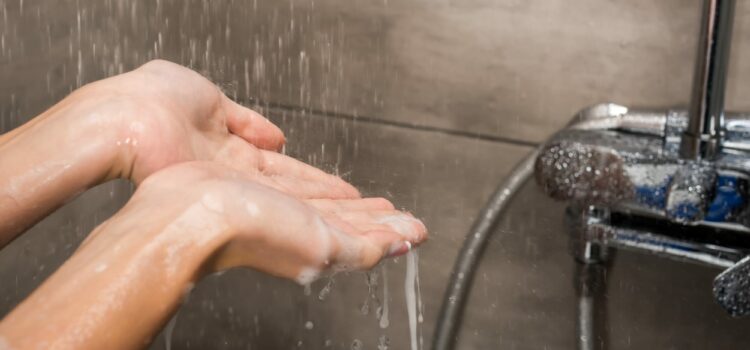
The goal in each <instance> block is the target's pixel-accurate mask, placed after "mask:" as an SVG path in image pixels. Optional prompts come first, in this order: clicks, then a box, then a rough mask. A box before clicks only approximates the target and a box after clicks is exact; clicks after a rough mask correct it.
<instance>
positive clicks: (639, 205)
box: [535, 104, 750, 316]
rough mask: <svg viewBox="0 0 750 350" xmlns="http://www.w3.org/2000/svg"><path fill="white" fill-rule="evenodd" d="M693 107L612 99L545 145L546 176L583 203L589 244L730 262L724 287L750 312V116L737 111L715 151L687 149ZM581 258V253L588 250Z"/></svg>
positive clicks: (717, 287) (583, 230)
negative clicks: (692, 153)
mask: <svg viewBox="0 0 750 350" xmlns="http://www.w3.org/2000/svg"><path fill="white" fill-rule="evenodd" d="M687 125H688V114H687V112H686V111H680V110H668V111H663V112H655V111H637V110H629V109H628V108H626V107H624V106H619V105H615V104H602V105H596V106H593V107H590V108H587V109H585V110H583V111H581V112H580V113H579V114H578V115H577V116H576V118H575V119H574V121H573V123H571V126H570V127H569V128H567V129H565V130H563V131H561V132H559V133H558V134H556V135H555V136H553V137H552V138H551V139H550V140H549V141H548V142H547V143H546V144H545V145H543V146H542V148H541V151H540V153H539V156H538V157H537V159H536V164H535V176H536V180H537V182H538V183H539V184H540V185H541V187H542V188H543V189H544V190H545V192H546V193H547V194H548V195H550V196H551V197H553V198H555V199H558V200H565V201H570V202H572V203H575V207H578V208H586V209H585V210H583V211H581V214H580V215H581V216H580V217H578V218H576V219H577V220H579V221H580V222H579V225H578V226H577V227H578V229H577V231H579V232H580V234H581V236H580V237H578V239H580V240H581V241H582V242H584V243H585V244H596V245H599V246H601V247H605V248H607V247H613V248H620V249H631V250H637V251H641V252H648V253H653V254H657V255H661V256H666V257H671V258H675V259H680V260H687V261H692V262H697V263H702V264H708V265H711V266H716V267H720V268H723V269H725V271H724V272H723V273H721V274H720V275H719V276H718V277H717V278H716V280H715V281H714V295H715V297H716V299H717V301H718V302H719V304H720V305H722V306H723V307H724V308H725V309H726V310H727V311H728V312H729V313H730V314H732V315H735V316H742V315H746V314H750V258H746V257H747V256H750V114H747V115H743V114H727V115H726V116H725V118H724V128H723V130H722V131H723V137H724V138H723V139H722V140H721V144H720V145H719V146H720V147H719V149H718V153H716V154H715V156H714V157H713V158H712V159H684V158H682V157H681V156H680V144H681V139H682V135H684V134H685V131H686V128H687ZM579 258H581V257H579Z"/></svg>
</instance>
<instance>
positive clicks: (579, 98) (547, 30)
mask: <svg viewBox="0 0 750 350" xmlns="http://www.w3.org/2000/svg"><path fill="white" fill-rule="evenodd" d="M23 3H24V5H23V7H24V9H23V11H21V9H20V6H21V5H20V4H21V2H20V1H14V0H0V5H2V6H0V8H1V9H0V11H3V12H2V13H8V14H9V16H8V17H3V16H2V15H0V28H1V29H2V31H0V36H2V38H3V39H4V43H3V45H2V46H1V47H0V101H1V102H2V103H0V129H2V130H8V129H10V128H12V127H13V126H15V125H18V124H19V123H20V122H22V121H23V120H27V119H29V118H30V117H31V116H33V115H35V114H36V113H38V112H40V111H42V110H43V109H44V108H46V107H47V106H49V105H51V104H52V103H53V102H54V101H55V100H57V99H59V98H61V97H63V96H64V95H65V94H66V93H68V92H69V91H70V90H71V89H74V88H75V87H76V86H79V85H81V84H83V83H86V82H88V81H92V80H96V79H99V78H102V77H105V76H108V75H111V74H114V73H117V72H119V71H122V70H127V69H130V68H133V67H135V66H137V65H138V64H141V63H143V62H145V61H146V60H148V59H149V58H153V57H164V58H168V59H171V60H174V61H177V62H179V63H182V64H185V65H191V66H192V67H195V68H196V69H198V70H201V71H202V72H203V73H204V74H207V75H208V76H210V77H211V78H212V79H214V80H216V81H218V82H220V83H221V84H222V85H223V87H224V88H225V89H226V91H228V92H229V93H230V94H232V95H234V96H236V97H238V98H240V99H242V100H245V101H250V100H261V101H264V102H268V103H264V105H268V104H271V105H289V106H291V107H300V106H301V107H304V108H307V109H319V110H325V111H333V112H339V113H342V114H343V115H344V117H345V116H347V115H349V116H351V115H361V116H366V117H372V118H373V119H376V120H377V119H380V120H385V121H397V122H403V123H406V124H418V125H429V126H436V127H440V128H446V129H447V130H457V131H469V132H471V133H482V134H489V135H496V136H501V137H506V138H512V139H516V140H526V141H533V142H537V141H540V140H542V139H543V138H544V137H545V136H546V135H548V134H549V133H551V132H552V131H554V130H555V129H557V128H558V127H559V126H560V125H562V124H564V123H565V122H566V121H567V119H568V118H569V116H570V115H572V114H573V113H574V112H575V111H576V110H577V109H579V108H580V107H582V106H585V105H587V104H590V103H595V102H599V101H602V100H613V101H617V102H622V103H626V104H633V105H642V106H643V105H645V106H664V105H676V104H682V103H684V102H686V100H687V95H688V89H689V84H690V74H691V68H692V60H693V57H694V52H693V51H694V46H695V44H694V42H695V40H694V33H695V32H697V25H696V24H695V23H696V22H697V20H698V6H697V2H683V1H679V0H669V1H660V2H652V1H645V0H644V1H641V0H639V1H634V2H620V1H593V0H591V1H589V0H581V1H576V2H566V1H561V0H555V1H536V0H535V1H505V2H501V1H497V2H495V1H482V0H472V1H461V2H447V1H446V2H442V1H441V2H433V1H431V2H428V1H420V0H410V1H401V2H395V1H388V2H369V1H368V2H366V1H338V0H337V1H330V2H312V1H293V2H292V1H253V2H243V1H210V2H208V1H186V2H178V1H166V0H162V1H160V2H148V1H133V2H119V1H104V2H100V1H93V0H81V1H59V2H44V1H40V0H25V1H24V2H23ZM748 14H750V6H749V5H748V4H746V3H744V2H740V3H739V4H738V18H737V21H736V27H735V47H734V49H733V58H732V66H731V69H732V74H731V77H730V83H729V85H730V86H729V91H728V93H729V96H728V106H729V107H730V108H734V109H750V102H747V99H745V98H744V96H745V95H747V88H746V87H745V85H747V84H744V83H743V81H744V79H743V77H747V76H748V74H750V64H749V63H747V62H748V61H747V60H743V57H745V56H747V52H749V51H748V50H750V37H749V36H747V35H743V34H744V33H745V32H748V31H747V29H748V28H747V27H748V26H750V16H748ZM79 28H80V29H79ZM160 38H161V39H160ZM207 49H208V50H207ZM207 52H208V53H207ZM267 113H268V115H269V116H270V117H272V119H273V120H274V121H275V122H278V123H279V124H280V125H282V127H283V128H284V129H285V131H286V132H287V135H288V137H289V140H290V144H289V146H288V148H287V150H288V153H289V154H291V155H294V156H296V157H299V158H300V159H302V160H304V161H308V162H310V163H312V164H315V165H318V166H321V167H323V168H325V169H327V170H330V171H333V172H337V173H339V174H341V175H342V176H344V177H345V178H347V179H349V180H350V181H352V182H353V183H354V184H356V185H357V186H359V187H360V188H362V189H363V191H364V192H365V193H366V194H370V195H383V196H386V197H389V198H391V199H392V200H393V201H394V202H395V203H397V205H399V206H402V207H405V208H408V209H410V210H412V211H414V213H415V214H416V215H417V216H419V217H421V218H423V219H424V220H425V221H426V223H427V224H428V227H429V228H430V229H431V231H432V235H433V236H432V239H431V241H430V242H429V243H428V244H426V245H425V246H424V247H423V248H421V249H420V268H421V274H420V277H421V287H422V297H423V299H424V305H425V309H424V310H425V311H424V317H425V321H424V324H423V325H422V327H421V329H422V331H423V332H424V333H423V338H424V341H425V345H426V346H427V345H428V344H429V342H430V338H431V332H432V329H433V327H434V323H435V318H436V316H437V310H438V306H439V303H440V299H441V298H442V293H443V288H444V285H445V282H446V280H447V277H448V274H449V272H450V269H451V265H452V263H453V259H454V257H455V256H456V253H457V249H458V247H459V246H460V244H461V241H462V239H463V235H464V233H465V232H466V231H467V230H468V228H469V226H470V224H471V221H472V220H473V219H474V218H475V216H476V215H477V213H478V211H479V208H480V207H481V205H482V204H483V202H484V201H485V200H486V198H487V197H488V196H489V194H490V191H492V190H493V189H494V187H495V186H496V184H497V183H498V182H499V181H500V179H501V178H502V177H503V176H504V175H506V174H507V172H508V171H509V169H510V167H511V166H512V165H513V164H514V163H515V162H516V161H517V160H518V159H520V158H521V157H522V156H523V155H524V154H525V153H526V152H528V150H529V149H528V148H526V147H520V146H517V145H512V144H503V143H497V142H487V141H480V140H475V139H470V138H465V137H458V136H451V135H446V134H444V133H439V132H425V131H420V130H413V129H409V128H403V127H393V126H387V125H380V124H377V123H371V122H364V121H352V120H346V119H341V118H340V117H341V116H338V117H336V116H331V115H328V116H324V115H321V114H315V113H292V112H289V111H288V110H285V109H279V108H276V109H270V110H268V111H267ZM129 192H130V187H129V186H128V185H127V184H123V183H119V184H108V185H105V186H102V187H100V188H98V189H96V190H94V191H90V192H89V193H86V194H84V195H83V196H82V197H81V198H79V199H77V200H75V201H73V202H72V203H70V204H68V205H67V206H65V207H64V208H62V209H60V210H59V211H57V212H56V213H55V214H53V215H52V216H50V217H49V218H48V219H46V220H45V221H43V222H42V223H40V224H39V225H37V226H36V227H35V228H34V229H32V230H31V231H30V232H29V233H27V234H26V235H24V236H23V237H22V238H21V239H19V240H17V241H15V242H13V244H12V245H11V246H9V247H7V248H6V249H4V250H2V251H1V252H0V314H5V313H7V312H8V311H9V310H10V309H11V308H12V307H13V306H14V305H15V304H16V303H17V302H19V301H20V300H22V299H23V298H24V297H25V296H26V295H27V294H28V293H29V292H30V291H31V290H33V288H34V287H36V286H37V285H38V284H39V283H41V281H42V280H43V279H44V278H45V277H46V276H48V275H49V274H50V273H52V272H53V271H54V269H55V268H56V267H57V266H59V264H60V263H61V262H62V261H64V259H65V258H66V257H67V256H69V255H70V254H71V253H72V251H73V250H74V249H75V247H76V246H77V244H78V243H79V242H80V240H81V239H83V238H84V237H85V236H86V234H87V233H88V232H89V231H90V230H91V229H92V228H93V227H95V226H96V225H98V224H99V223H101V221H102V220H104V219H106V218H107V217H109V216H110V215H111V214H112V213H114V212H115V211H116V210H117V209H118V208H119V207H120V206H121V205H122V204H123V203H124V201H125V200H127V196H128V194H129ZM562 213H563V206H562V205H561V204H556V203H552V202H551V201H550V200H548V199H547V198H545V197H544V196H543V195H542V194H541V193H539V191H538V190H537V189H536V188H535V186H534V185H533V184H529V185H527V186H526V188H525V189H524V191H523V193H522V194H521V195H520V196H519V198H518V199H517V200H516V202H515V203H514V206H513V208H512V210H511V211H510V212H509V213H508V215H507V217H506V219H505V220H504V222H503V223H502V225H501V228H500V229H499V231H498V232H497V233H496V234H495V237H494V238H493V241H492V243H491V245H490V247H489V249H488V253H487V255H486V257H485V260H484V262H483V264H482V266H481V268H480V271H479V272H478V274H477V280H476V285H475V286H474V289H473V294H472V298H471V302H470V303H469V305H468V309H467V314H466V317H465V321H464V326H463V328H462V332H461V338H460V342H459V348H460V349H493V348H503V349H540V348H548V349H569V348H573V347H574V344H575V337H576V335H575V330H574V325H575V302H576V299H575V293H574V284H573V271H574V265H573V262H572V260H571V258H570V256H569V255H568V251H567V244H568V242H567V236H566V233H565V232H564V228H563V227H564V226H563V224H562ZM404 268H405V266H404V261H403V259H401V260H400V261H398V262H389V263H387V264H385V265H384V266H383V267H382V268H379V269H378V270H376V271H375V273H374V274H373V276H372V280H373V281H377V286H371V288H372V289H373V291H374V295H375V296H377V300H376V299H375V298H372V297H371V296H369V294H370V293H369V291H368V285H367V283H366V282H365V281H366V276H365V274H363V273H352V274H349V275H340V276H336V278H335V279H334V282H333V283H332V285H331V288H330V292H329V293H327V294H326V292H325V291H326V290H327V289H326V285H327V284H328V283H329V281H327V280H324V281H320V282H317V283H316V284H314V285H313V286H312V288H311V291H310V295H305V292H304V289H303V288H301V287H299V286H296V285H294V284H292V283H289V282H286V281H281V280H277V279H274V278H270V277H267V276H264V275H261V274H258V273H254V272H252V271H248V270H234V271H230V272H227V273H225V274H223V275H221V276H212V277H210V278H207V279H206V280H204V281H203V282H201V283H199V284H198V286H197V287H196V289H195V290H194V292H193V293H192V294H191V296H190V298H189V300H188V302H187V303H186V305H185V306H184V307H183V308H182V309H181V311H180V313H179V315H178V317H177V322H176V326H175V330H174V333H173V336H172V337H170V339H171V341H172V344H171V345H172V348H173V349H245V348H253V349H255V348H262V349H277V348H280V349H288V348H303V349H325V348H327V347H326V346H327V344H328V345H329V346H328V348H334V349H350V348H351V345H352V344H353V343H354V342H355V341H356V340H358V341H361V342H362V345H363V349H377V348H378V344H379V341H380V338H381V337H383V336H385V337H387V338H388V339H389V343H390V349H407V348H408V345H407V344H408V330H407V329H408V327H407V323H406V311H405V305H404V291H403V287H404V283H403V279H404ZM610 272H611V273H610V277H609V278H610V279H609V281H610V284H609V292H608V298H607V302H608V308H609V311H610V312H609V333H610V334H609V339H610V343H611V348H613V349H644V348H647V349H669V348H679V349H706V348H715V349H734V348H741V347H743V344H746V343H747V342H748V341H750V339H748V338H750V335H748V333H747V332H746V331H745V329H746V328H747V327H748V321H747V320H734V319H730V318H729V317H727V316H725V315H724V313H723V312H722V311H721V310H720V309H719V307H718V306H716V305H715V304H714V303H713V301H712V299H711V293H710V283H711V279H712V278H713V276H714V275H715V274H716V273H717V271H714V270H710V269H706V268H702V267H698V266H693V265H685V264H680V263H675V262H670V261H666V260H662V259H657V258H652V257H648V256H643V255H637V254H629V253H624V252H623V253H620V254H618V256H617V257H616V260H615V262H614V266H613V268H612V270H611V271H610ZM384 275H387V280H388V297H387V300H388V302H387V304H388V306H389V313H390V315H389V316H390V317H389V319H390V326H389V327H387V328H385V329H383V328H380V326H379V325H378V320H377V319H376V317H375V315H376V313H377V306H378V305H381V306H383V305H384V303H383V299H384V289H385V284H384ZM321 295H322V298H321ZM320 299H323V300H320ZM366 301H367V302H366ZM365 305H367V306H365ZM308 322H310V323H308ZM164 345H165V343H164V339H163V336H160V338H159V339H157V340H156V341H155V342H154V344H152V346H151V347H152V348H154V349H159V348H163V347H164ZM379 350H380V349H379Z"/></svg>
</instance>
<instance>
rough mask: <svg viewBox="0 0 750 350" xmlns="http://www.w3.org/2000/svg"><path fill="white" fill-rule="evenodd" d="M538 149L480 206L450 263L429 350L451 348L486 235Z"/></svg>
mask: <svg viewBox="0 0 750 350" xmlns="http://www.w3.org/2000/svg"><path fill="white" fill-rule="evenodd" d="M538 154H539V149H535V150H534V151H532V152H531V153H530V154H529V155H527V156H526V158H524V159H523V160H522V161H521V162H520V163H519V164H518V165H516V167H515V168H514V169H513V171H512V172H511V173H510V175H509V176H508V177H507V178H506V179H505V181H503V182H502V183H501V184H500V186H499V187H498V188H497V190H495V193H494V194H493V195H492V197H491V198H490V200H489V201H488V202H487V205H486V206H485V207H484V209H482V211H481V212H480V214H479V217H477V219H476V221H475V222H474V225H473V226H472V228H471V231H469V234H468V235H467V236H466V240H465V241H464V243H463V246H462V247H461V250H460V251H459V253H458V258H456V263H455V264H454V265H453V272H452V273H451V277H450V282H449V284H448V288H447V290H446V292H445V295H444V296H443V304H442V306H441V307H440V315H439V316H438V320H437V325H436V327H435V335H434V342H433V344H432V349H433V350H452V349H453V346H454V343H455V340H456V332H457V331H458V328H459V327H458V326H459V325H460V324H461V316H462V314H463V311H464V307H465V306H466V298H467V297H468V295H469V292H470V290H471V286H472V284H473V283H472V282H473V281H474V274H475V272H476V270H477V266H478V265H479V261H480V260H481V258H482V253H484V249H485V248H486V246H487V242H488V241H489V238H490V236H491V235H492V233H493V232H494V231H495V228H496V226H497V223H498V222H499V221H500V218H501V217H502V214H503V213H504V212H505V210H506V208H507V207H508V203H510V201H511V200H512V199H513V197H515V195H516V194H517V193H518V192H519V190H520V189H521V187H522V186H523V184H524V183H526V180H527V179H528V178H529V177H531V174H533V172H534V162H535V160H536V157H537V155H538Z"/></svg>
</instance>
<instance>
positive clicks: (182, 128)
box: [62, 60, 284, 183]
mask: <svg viewBox="0 0 750 350" xmlns="http://www.w3.org/2000/svg"><path fill="white" fill-rule="evenodd" d="M66 100H72V102H76V101H77V102H81V104H84V103H87V101H101V103H97V104H96V105H95V106H94V107H92V108H89V109H88V113H89V114H90V115H95V116H101V117H103V118H105V119H107V120H109V121H112V122H113V123H114V125H115V127H116V128H117V130H118V133H117V135H118V136H117V139H116V140H112V142H114V143H116V145H117V149H118V161H117V162H116V164H115V168H116V169H113V172H114V173H116V175H117V176H119V177H124V178H129V179H131V180H133V181H135V182H136V183H138V182H140V181H142V180H143V179H145V178H146V177H147V176H149V175H150V174H151V173H154V172H156V171H158V170H160V169H162V168H165V167H167V166H169V165H172V164H176V163H180V162H185V161H193V160H214V161H219V162H221V163H224V164H226V165H231V164H232V162H233V160H232V159H226V158H225V157H221V156H219V154H221V153H222V151H223V150H225V148H226V145H227V144H228V143H235V142H236V141H237V140H241V141H243V142H244V143H246V144H247V145H251V146H253V147H254V148H257V149H263V150H274V151H275V150H279V149H280V148H281V147H282V146H283V144H284V135H283V133H282V132H281V130H280V129H279V128H277V127H276V126H275V125H273V124H272V123H271V122H269V121H268V120H267V119H266V118H264V117H263V116H261V115H260V114H258V113H256V112H254V111H253V110H251V109H248V108H245V107H243V106H241V105H239V104H237V103H235V102H234V101H232V100H231V99H229V98H228V97H227V96H226V95H224V93H222V92H221V91H220V90H219V88H218V87H217V86H216V85H214V84H213V83H211V82H210V81H209V80H208V79H206V78H204V77H203V76H201V75H200V74H198V73H196V72H194V71H192V70H190V69H188V68H185V67H182V66H180V65H177V64H174V63H171V62H167V61H161V60H156V61H151V62H149V63H146V64H145V65H143V66H141V67H140V68H138V69H136V70H133V71H131V72H128V73H125V74H121V75H118V76H114V77H111V78H108V79H104V80H100V81H97V82H94V83H91V84H88V85H86V86H84V87H82V88H81V89H79V90H77V91H75V92H74V93H73V94H71V96H69V97H68V98H66ZM66 102H67V103H68V104H70V103H71V101H65V100H64V101H63V103H62V104H63V105H64V104H65V103H66ZM88 103H90V102H88Z"/></svg>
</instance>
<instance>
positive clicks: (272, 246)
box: [90, 162, 427, 284]
mask: <svg viewBox="0 0 750 350" xmlns="http://www.w3.org/2000/svg"><path fill="white" fill-rule="evenodd" d="M284 177H285V176H283V175H272V176H268V175H264V174H261V173H255V174H248V173H246V172H240V171H237V170H234V169H230V168H226V167H224V166H221V165H219V164H216V163H212V162H189V163H182V164H179V165H175V166H172V167H169V168H167V169H164V170H162V171H160V172H157V173H155V174H153V175H152V176H150V177H149V178H148V179H146V180H145V181H144V182H143V183H142V184H141V186H140V187H139V188H138V190H137V191H136V192H135V194H134V195H133V197H132V199H131V200H130V202H128V204H127V205H126V206H125V208H123V210H122V212H121V213H118V214H117V217H124V218H127V217H132V218H133V219H134V220H137V221H138V222H140V223H143V222H144V220H145V222H148V223H149V226H158V227H171V228H172V229H170V230H165V231H163V232H162V233H161V234H162V235H164V234H166V235H170V234H172V235H175V237H176V238H177V239H175V241H177V242H180V245H186V246H194V245H193V243H194V242H203V243H201V244H199V245H201V246H212V247H215V248H213V249H212V252H211V254H209V256H210V258H208V259H207V260H206V261H205V264H204V266H205V267H206V268H207V269H208V271H218V270H223V269H227V268H231V267H237V266H245V267H251V268H254V269H257V270H260V271H263V272H266V273H269V274H272V275H276V276H280V277H284V278H288V279H293V280H295V281H297V282H299V283H303V284H304V283H309V282H310V281H312V280H314V279H315V278H317V277H318V276H320V275H321V274H325V273H328V272H334V271H341V270H361V269H368V268H370V267H372V266H374V265H375V264H377V263H378V262H379V261H380V260H382V259H383V258H385V257H388V256H394V255H400V254H404V253H406V252H407V251H408V250H409V249H411V248H412V247H414V246H416V245H418V244H420V243H422V242H423V241H424V240H425V239H426V237H427V232H426V229H425V227H424V225H423V224H422V223H421V221H419V220H417V219H415V218H414V217H413V216H411V215H410V214H408V213H405V212H402V211H399V210H396V209H395V208H394V207H393V205H392V204H391V203H390V202H389V201H387V200H385V199H383V198H364V199H363V198H359V199H352V198H346V197H342V196H341V195H340V193H338V192H337V191H338V190H337V189H335V188H331V189H330V192H326V188H327V187H326V186H322V185H320V186H310V184H311V183H314V182H315V180H305V179H304V177H295V176H288V177H285V178H286V179H285V180H282V181H281V182H279V178H284ZM279 183H283V186H284V189H283V190H285V191H286V192H291V193H296V198H295V197H292V196H290V195H288V194H286V193H283V192H281V191H279V190H277V189H274V188H273V187H276V188H280V187H279V185H278V184H279ZM337 198H338V199H337ZM117 220H122V219H117ZM166 222H168V224H167V223H166ZM134 225H138V224H134ZM164 232H167V233H164ZM170 232H171V233H170ZM90 239H95V240H96V239H98V240H101V239H102V238H97V233H96V232H95V233H93V234H92V236H91V237H90ZM190 242H193V243H190ZM171 249H176V248H175V247H174V245H171ZM173 254H174V255H175V256H179V253H174V252H173Z"/></svg>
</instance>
